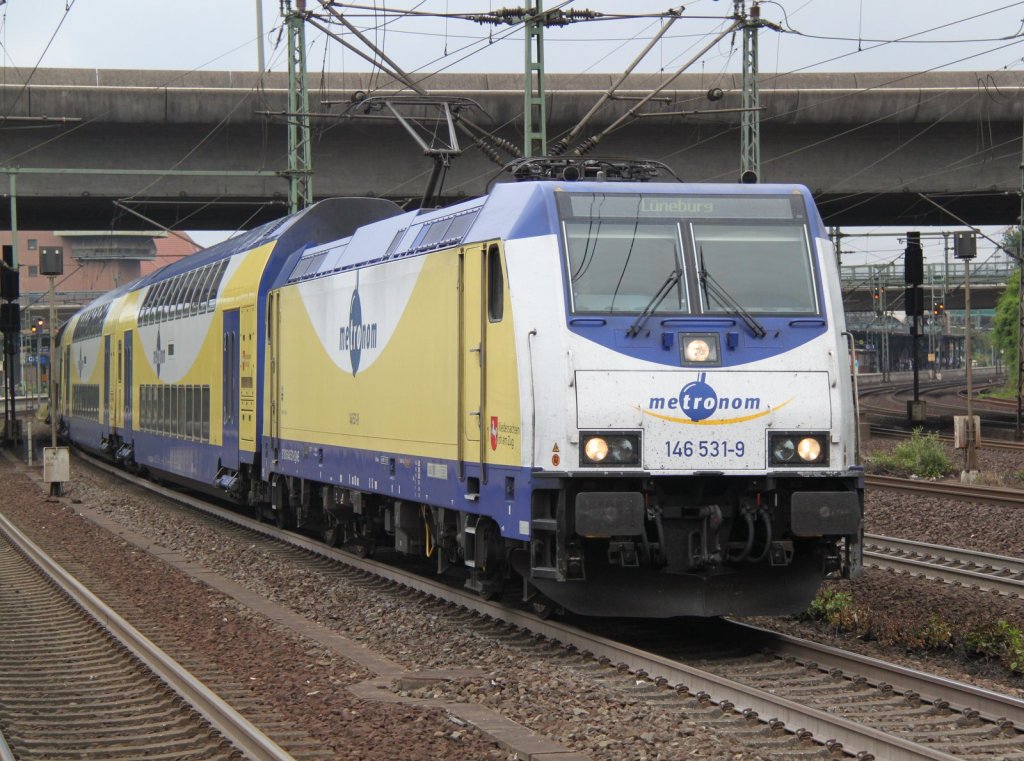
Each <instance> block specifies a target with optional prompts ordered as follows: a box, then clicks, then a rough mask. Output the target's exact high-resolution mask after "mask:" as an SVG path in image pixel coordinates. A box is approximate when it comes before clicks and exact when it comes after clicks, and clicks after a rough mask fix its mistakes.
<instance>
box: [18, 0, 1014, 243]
mask: <svg viewBox="0 0 1024 761" xmlns="http://www.w3.org/2000/svg"><path fill="white" fill-rule="evenodd" d="M293 1H294V0H293ZM307 2H308V5H309V7H310V8H314V7H319V2H318V0H307ZM747 4H748V7H749V5H750V3H749V1H748V3H747ZM362 5H363V6H365V7H366V8H368V9H369V10H366V9H356V8H348V9H345V15H346V17H347V18H349V19H350V20H351V21H352V23H354V24H355V25H357V26H358V27H360V28H362V29H365V30H366V33H367V35H368V36H369V37H371V38H372V39H374V40H375V42H377V44H379V45H380V46H381V47H382V48H384V50H385V51H386V52H387V53H388V55H390V56H391V57H393V58H394V59H395V60H396V61H397V62H398V63H399V65H401V66H402V68H404V69H406V70H407V71H410V72H431V71H438V70H441V69H444V70H448V71H480V72H482V71H509V72H518V71H521V70H522V67H523V59H524V53H523V41H522V31H521V29H520V28H518V27H516V28H511V27H508V26H491V25H481V24H477V23H473V22H468V21H463V20H456V19H449V20H442V19H438V18H428V17H415V18H409V17H407V18H404V19H402V18H397V17H396V16H395V15H387V14H385V13H383V12H382V9H384V8H385V7H387V8H389V9H395V10H399V9H402V10H406V9H411V8H415V9H416V10H418V11H420V12H437V13H450V14H456V13H459V14H462V13H481V12H486V11H489V10H496V9H498V8H503V7H509V6H516V5H521V3H516V2H511V1H509V0H506V1H505V2H501V1H500V0H477V2H465V1H464V0H422V1H417V0H388V2H387V4H385V3H383V2H380V1H379V0H363V2H362ZM555 6H556V2H555V0H546V2H544V7H546V8H550V7H555ZM259 7H262V11H263V18H264V38H265V51H266V53H265V54H266V62H267V66H268V68H273V69H276V70H281V69H282V68H283V65H284V49H285V47H286V43H285V40H284V38H283V37H282V35H281V34H280V27H281V18H280V16H279V0H7V1H6V3H5V4H4V5H0V45H2V46H3V61H4V66H5V69H9V68H11V67H15V68H17V69H20V70H22V71H31V70H32V68H33V67H36V66H41V67H47V68H54V67H74V68H83V67H84V68H126V69H168V70H254V69H256V68H257V60H258V59H257V23H256V16H257V8H259ZM566 7H567V8H572V9H589V10H593V11H598V12H601V13H605V14H622V13H625V12H628V13H631V14H659V13H664V12H665V11H667V10H668V9H669V8H671V7H678V4H676V5H675V6H672V5H669V4H668V3H658V2H652V1H651V0H631V1H630V2H628V3H627V2H622V0H618V1H617V2H611V1H609V0H591V1H589V2H586V1H584V0H578V1H577V2H572V3H569V4H567V6H566ZM374 8H377V9H378V10H376V11H374V10H373V9H374ZM627 9H628V10H627ZM732 11H733V2H732V0H693V1H692V2H689V3H686V7H685V11H684V12H683V14H682V15H681V17H680V18H679V19H678V20H677V21H676V22H675V23H674V25H673V26H672V28H671V30H670V31H669V32H668V34H667V35H665V37H664V38H663V39H662V41H661V42H660V43H658V44H657V45H656V46H655V48H654V49H653V50H652V51H651V53H650V55H649V56H648V58H647V59H646V60H645V61H644V62H643V63H642V64H641V66H640V67H639V70H640V71H648V72H657V71H660V70H666V71H674V70H675V69H676V68H678V67H679V66H680V65H681V64H682V63H683V62H684V61H685V60H687V59H688V58H690V57H691V56H692V55H693V54H694V52H695V51H696V49H697V48H699V47H700V46H702V45H703V44H705V42H706V41H707V40H708V35H709V34H713V33H715V32H716V31H719V30H721V29H722V28H724V25H725V24H727V23H728V22H727V21H726V20H725V17H726V16H728V15H729V14H731V13H732ZM761 11H762V13H761V15H762V18H764V19H766V20H768V21H771V22H773V23H776V24H778V25H779V26H780V27H781V28H782V29H783V30H784V31H781V32H778V31H772V30H763V31H762V33H761V36H760V68H761V71H762V72H770V71H772V72H773V71H783V72H788V71H818V72H822V71H925V70H933V69H937V70H974V71H989V70H996V69H1007V70H1010V71H1018V72H1022V79H1024V60H1022V59H1024V0H1022V2H1008V0H968V1H967V2H964V0H779V2H770V1H766V2H763V3H762V4H761ZM662 23H663V20H662V19H660V18H638V19H619V18H615V19H607V20H601V21H593V22H588V23H578V24H573V25H571V26H569V27H559V28H551V29H548V30H547V31H546V32H545V39H546V44H545V61H546V68H547V70H548V71H552V72H567V73H575V72H607V71H621V70H622V69H623V68H624V67H625V66H626V65H627V64H628V63H629V62H630V61H631V60H632V59H633V57H634V56H635V55H637V54H638V53H639V51H640V50H641V49H642V47H643V46H644V45H645V44H646V43H647V41H648V40H649V39H650V38H651V36H652V35H653V34H654V33H655V32H656V31H657V30H658V29H659V27H660V26H661V24H662ZM307 29H308V32H307V34H308V37H307V48H308V67H309V69H310V71H311V72H314V73H315V72H318V71H321V70H327V71H366V70H368V69H369V65H368V64H367V63H366V62H365V61H363V60H362V59H359V58H357V57H356V56H355V55H354V54H352V53H350V52H346V51H345V50H344V49H343V48H342V47H341V46H340V45H338V44H337V43H336V42H329V41H328V40H327V39H326V38H325V37H324V35H322V34H321V33H320V32H318V31H317V30H315V29H312V28H309V27H307ZM739 44H740V41H739V39H735V40H733V39H729V38H727V39H726V40H723V42H722V43H721V44H719V45H718V46H717V47H716V48H715V49H713V50H712V51H711V52H709V53H708V54H707V55H706V56H705V57H704V58H703V59H702V61H701V62H700V63H699V64H696V65H695V66H693V67H691V69H690V71H694V72H704V73H706V74H708V75H709V77H710V76H713V75H714V74H716V73H719V72H736V71H739V69H740V65H741V61H740V54H739V51H738V46H739ZM204 237H206V240H204V242H208V241H209V237H207V236H204ZM846 245H847V246H849V247H851V248H853V249H855V250H858V251H860V252H862V253H860V254H858V255H856V256H854V257H851V258H850V259H849V260H850V261H851V262H853V261H861V260H863V261H869V262H870V261H882V260H885V259H888V258H891V257H892V256H894V255H895V253H894V246H893V243H892V241H891V240H887V239H873V240H869V239H862V240H848V241H846ZM986 250H987V249H986ZM979 253H981V249H979Z"/></svg>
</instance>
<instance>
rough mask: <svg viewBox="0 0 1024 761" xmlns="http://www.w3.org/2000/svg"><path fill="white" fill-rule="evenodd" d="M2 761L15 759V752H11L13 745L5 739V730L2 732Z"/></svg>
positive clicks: (0, 737) (0, 738)
mask: <svg viewBox="0 0 1024 761" xmlns="http://www.w3.org/2000/svg"><path fill="white" fill-rule="evenodd" d="M0 761H15V759H14V753H12V752H11V746H10V745H8V744H7V740H5V739H4V734H3V732H0Z"/></svg>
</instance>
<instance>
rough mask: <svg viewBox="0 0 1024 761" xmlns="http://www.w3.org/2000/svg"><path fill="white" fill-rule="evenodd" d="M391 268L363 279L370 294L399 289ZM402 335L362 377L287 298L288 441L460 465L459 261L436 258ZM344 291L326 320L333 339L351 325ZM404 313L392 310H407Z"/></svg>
mask: <svg viewBox="0 0 1024 761" xmlns="http://www.w3.org/2000/svg"><path fill="white" fill-rule="evenodd" d="M388 270H389V268H388V267H371V268H367V269H364V270H361V271H360V272H359V292H360V294H363V299H364V301H363V319H364V320H369V319H371V318H370V317H368V316H367V315H368V314H369V307H368V303H369V301H368V299H367V297H366V294H368V293H370V292H376V293H378V294H380V293H382V292H384V291H386V290H394V289H395V288H396V287H397V286H396V284H395V282H394V280H388V279H387V277H388ZM411 277H413V278H415V283H414V287H413V288H412V289H411V293H410V296H409V299H408V301H407V303H406V304H405V305H404V310H402V312H401V315H402V316H401V318H400V319H399V320H398V322H397V325H396V326H395V330H394V332H393V334H392V335H391V337H390V340H388V341H387V343H386V345H385V346H383V347H382V351H381V353H380V356H378V357H377V358H376V359H375V361H373V362H372V364H370V366H369V367H365V369H363V367H360V368H359V370H358V372H357V373H356V374H353V373H352V372H351V371H350V370H346V369H343V368H342V367H339V365H338V364H336V363H335V362H334V361H333V360H332V359H331V357H330V356H329V355H328V353H327V351H326V350H325V348H324V346H323V345H322V344H321V343H320V341H319V340H317V338H316V336H317V333H316V331H315V329H314V326H313V324H312V321H311V319H310V316H309V313H308V311H307V309H306V305H305V304H304V303H303V302H302V299H301V296H300V290H299V288H298V287H294V286H292V287H287V288H284V289H282V290H281V291H280V292H279V293H280V314H281V319H280V325H281V330H280V331H279V332H278V334H277V336H276V340H277V341H279V344H278V352H279V353H278V358H279V359H278V368H279V370H278V371H279V376H280V381H279V400H278V403H279V407H280V436H281V438H282V439H286V440H287V439H291V440H298V441H308V442H311V443H321V444H325V445H328V446H345V447H352V448H358V449H369V450H377V451H389V452H399V453H403V454H411V455H418V456H423V457H434V458H446V459H454V458H455V456H456V448H457V437H458V426H457V421H458V418H457V411H456V410H457V392H458V389H457V362H458V343H457V340H456V337H457V335H458V333H457V329H458V256H456V255H448V256H443V255H433V256H430V257H426V259H425V261H424V263H423V267H422V269H421V270H420V271H419V273H418V275H411ZM343 280H344V278H342V277H336V278H332V283H338V284H339V292H338V295H337V297H336V298H332V300H331V306H332V307H333V308H334V309H336V314H333V315H332V314H320V315H317V319H320V320H323V321H325V322H326V323H329V324H331V327H332V330H331V331H330V332H329V335H332V336H334V339H333V340H335V341H337V340H338V338H337V336H338V332H337V329H333V325H334V324H337V325H338V326H339V328H340V327H341V325H342V323H345V324H347V322H348V313H349V304H350V299H351V292H352V286H351V285H350V284H349V285H345V286H342V285H341V284H342V282H343ZM402 306H403V305H397V304H389V305H388V308H389V309H395V310H400V309H402Z"/></svg>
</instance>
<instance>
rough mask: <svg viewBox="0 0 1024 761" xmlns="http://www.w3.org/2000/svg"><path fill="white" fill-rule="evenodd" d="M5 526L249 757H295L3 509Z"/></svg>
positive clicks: (281, 760) (0, 521)
mask: <svg viewBox="0 0 1024 761" xmlns="http://www.w3.org/2000/svg"><path fill="white" fill-rule="evenodd" d="M0 531H3V533H4V534H5V536H6V537H7V538H8V539H9V540H10V541H11V543H12V544H14V545H15V546H16V547H17V548H18V549H19V551H21V552H22V553H23V554H24V555H25V557H27V558H28V559H29V560H31V561H32V562H33V563H34V564H35V565H36V566H38V567H39V568H40V570H41V571H42V572H43V573H44V574H46V576H47V577H49V578H50V579H52V580H53V582H54V583H55V584H56V585H57V586H58V587H59V588H60V589H61V590H62V591H63V592H64V593H65V594H67V595H68V597H70V598H71V599H72V600H73V601H74V602H75V603H76V604H78V605H79V606H80V607H81V608H82V609H83V610H84V611H85V612H86V613H88V614H89V615H90V616H92V617H93V618H94V619H95V620H96V621H97V622H98V623H99V624H100V625H101V626H103V627H104V628H105V629H106V630H107V631H109V632H110V633H111V634H112V635H113V636H114V638H115V639H116V640H117V641H118V642H121V643H123V644H124V645H125V647H127V648H128V649H129V650H130V651H131V652H132V653H133V654H134V655H135V657H136V658H138V659H139V660H140V661H142V663H144V664H145V666H146V667H147V668H148V669H149V670H150V671H152V672H153V673H155V674H156V675H157V676H158V677H159V678H160V679H161V680H162V681H163V682H164V683H165V684H167V685H168V686H169V687H170V688H171V689H173V690H174V691H175V692H176V693H178V694H179V695H181V696H182V698H184V699H185V700H186V701H188V703H189V705H191V706H192V707H193V708H194V709H195V710H196V711H197V712H199V714H200V715H202V716H203V718H204V719H206V721H207V722H209V723H210V725H211V726H213V727H214V728H215V729H217V731H218V732H220V733H221V734H222V735H223V736H224V737H225V738H227V739H228V740H229V741H230V742H231V743H232V744H233V745H234V746H235V747H236V748H238V749H239V750H240V751H241V752H242V753H244V754H245V756H246V757H247V758H251V759H255V760H256V761H290V760H291V758H292V757H291V756H290V755H289V754H288V753H287V752H285V751H284V750H283V749H282V748H281V747H280V746H279V745H277V743H275V742H274V741H273V740H271V739H270V738H269V737H267V736H266V735H265V734H263V732H261V731H260V730H259V729H257V728H256V727H255V726H254V725H253V724H252V723H251V722H250V721H249V720H248V719H246V718H245V717H244V716H242V715H241V714H240V713H238V712H237V711H236V710H235V709H233V708H232V707H231V706H229V705H228V704H227V703H225V702H224V701H223V700H222V699H221V698H219V697H218V696H217V695H216V694H214V693H213V692H212V691H211V690H209V689H208V688H207V687H206V686H205V685H203V684H202V683H201V682H200V681H199V680H198V679H196V678H195V677H194V676H193V675H192V674H191V673H189V672H188V670H186V669H185V668H184V667H183V666H181V665H180V664H178V663H177V662H176V661H174V660H173V659H172V658H171V657H170V656H168V655H167V654H166V653H165V652H164V651H163V650H161V649H160V648H159V647H157V646H156V645H154V644H153V643H152V642H151V641H150V640H149V639H147V638H146V637H145V636H143V635H142V634H141V633H140V632H139V631H137V630H136V629H135V627H133V626H132V625H131V624H129V623H128V622H127V621H125V620H124V619H123V618H121V616H119V615H118V614H117V613H116V612H115V611H114V610H113V609H112V608H110V607H109V606H108V605H106V604H105V603H104V602H103V601H102V600H100V599H99V598H98V597H97V596H96V595H94V594H93V593H92V592H90V591H89V590H88V589H86V588H85V586H83V585H82V583H81V582H79V581H78V580H77V579H76V578H74V577H73V576H72V575H71V574H69V573H68V572H67V571H65V570H64V569H63V568H62V567H61V566H59V565H58V564H57V563H56V562H55V561H54V560H53V559H52V558H50V556H49V555H47V554H46V553H45V552H43V551H42V550H41V549H40V548H39V547H38V546H37V545H36V544H34V543H33V542H32V541H31V540H30V539H29V538H28V537H27V536H25V534H23V533H22V532H21V531H20V530H19V529H18V528H17V527H16V526H14V524H12V523H11V522H10V521H9V520H8V519H7V517H6V516H4V515H2V514H0Z"/></svg>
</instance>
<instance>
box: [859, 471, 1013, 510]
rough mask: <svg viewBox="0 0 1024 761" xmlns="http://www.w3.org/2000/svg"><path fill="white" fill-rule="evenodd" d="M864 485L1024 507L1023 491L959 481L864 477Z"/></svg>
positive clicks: (931, 495)
mask: <svg viewBox="0 0 1024 761" xmlns="http://www.w3.org/2000/svg"><path fill="white" fill-rule="evenodd" d="M864 485H865V486H867V487H870V488H874V489H891V490H894V491H903V492H908V493H911V494H923V495H927V496H930V497H937V498H940V499H959V500H965V501H968V502H982V503H984V504H987V505H1005V506H1008V507H1021V506H1024V492H1022V491H1021V490H1020V489H1007V488H1003V487H1000V486H980V485H978V484H962V483H958V482H956V481H926V480H920V479H914V478H898V477H896V476H864Z"/></svg>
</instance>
